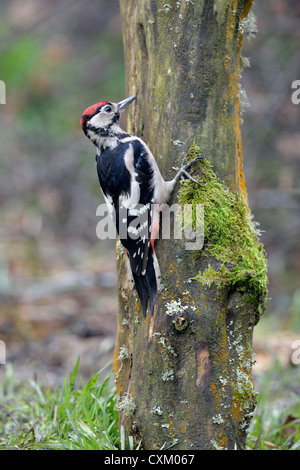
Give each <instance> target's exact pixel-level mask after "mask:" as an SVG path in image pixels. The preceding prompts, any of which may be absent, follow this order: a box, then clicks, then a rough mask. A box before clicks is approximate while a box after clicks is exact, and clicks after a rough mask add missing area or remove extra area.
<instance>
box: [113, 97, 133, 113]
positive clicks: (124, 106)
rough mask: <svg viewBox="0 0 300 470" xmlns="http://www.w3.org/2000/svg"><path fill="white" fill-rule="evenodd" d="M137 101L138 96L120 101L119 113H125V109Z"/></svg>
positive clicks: (118, 104) (118, 105)
mask: <svg viewBox="0 0 300 470" xmlns="http://www.w3.org/2000/svg"><path fill="white" fill-rule="evenodd" d="M135 99H136V95H133V96H130V98H125V100H122V101H120V102H119V103H117V107H118V111H124V109H125V108H126V107H127V106H128V105H129V104H130V103H131V102H132V101H133V100H135Z"/></svg>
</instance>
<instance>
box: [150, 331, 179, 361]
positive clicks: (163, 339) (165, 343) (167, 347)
mask: <svg viewBox="0 0 300 470" xmlns="http://www.w3.org/2000/svg"><path fill="white" fill-rule="evenodd" d="M152 336H158V337H159V340H158V343H159V344H161V345H162V347H163V348H164V350H165V351H166V352H168V353H169V354H171V355H172V356H174V357H177V354H176V352H175V351H174V349H173V348H172V346H171V345H170V344H169V340H168V339H167V338H166V336H165V335H162V334H161V333H159V332H155V333H153V335H152Z"/></svg>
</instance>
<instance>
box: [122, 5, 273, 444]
mask: <svg viewBox="0 0 300 470" xmlns="http://www.w3.org/2000/svg"><path fill="white" fill-rule="evenodd" d="M120 3H121V15H122V21H123V35H124V47H125V58H126V77H127V90H128V96H130V95H133V94H135V93H136V94H137V96H138V97H137V100H136V102H135V103H134V104H133V105H131V108H130V110H129V116H128V123H129V124H128V125H129V129H128V130H129V132H131V133H132V134H135V135H138V136H140V137H142V138H143V140H144V141H145V142H146V143H147V144H148V146H149V147H150V149H151V151H152V153H153V154H154V156H155V157H156V160H157V162H158V165H159V167H160V169H161V171H162V174H163V176H164V178H165V179H167V180H168V179H171V178H172V177H173V176H174V173H175V170H174V169H173V167H174V166H177V167H178V166H179V165H180V163H181V161H182V158H183V156H184V155H185V154H186V153H187V152H189V153H190V157H192V156H195V155H196V154H199V153H201V154H202V155H203V157H204V160H203V162H201V163H199V164H198V165H196V166H195V167H194V171H195V172H197V173H195V172H194V175H195V177H196V178H198V179H199V181H200V186H198V185H195V184H193V183H191V182H185V183H181V184H180V185H178V187H177V188H176V190H175V191H174V193H173V195H172V200H171V201H170V203H178V198H179V201H180V202H181V203H192V204H202V205H203V206H204V228H205V233H204V236H205V238H204V246H203V248H201V249H198V250H186V249H185V242H184V241H182V240H164V239H161V240H158V241H157V243H156V252H157V256H158V260H159V264H160V268H161V272H162V286H161V293H160V296H159V299H158V301H157V304H156V307H155V311H154V315H153V316H152V317H151V316H150V315H148V316H147V317H146V318H145V317H144V316H143V313H142V311H141V309H140V307H139V302H138V298H137V296H136V295H135V293H134V291H133V292H132V291H129V290H128V286H127V278H126V256H125V255H124V254H123V250H122V249H120V246H119V245H117V268H118V277H119V318H118V332H117V343H116V349H115V358H114V372H115V380H116V386H117V393H118V395H119V415H120V426H121V427H123V429H124V431H125V435H126V439H127V440H126V442H127V445H129V444H128V438H129V436H133V439H134V442H136V443H141V447H142V448H143V449H161V448H167V447H168V446H170V445H174V448H175V449H189V450H193V449H211V448H215V447H221V448H227V449H233V448H238V449H242V448H244V447H245V443H246V430H247V427H248V423H249V421H250V418H251V415H252V413H253V410H254V407H255V392H254V390H253V383H252V332H253V326H254V325H255V323H256V322H257V320H258V318H259V315H260V314H261V313H262V310H263V308H264V305H265V299H266V291H267V289H266V285H267V282H266V263H265V257H264V254H263V249H262V246H261V244H260V243H259V241H258V239H257V235H256V232H255V230H254V225H253V223H252V222H251V220H250V212H249V209H248V204H247V196H246V188H245V182H244V175H243V169H242V152H241V136H240V86H239V80H240V61H241V60H240V49H241V42H242V33H243V32H244V31H245V30H246V27H247V25H248V18H249V17H248V14H249V11H250V8H251V5H252V1H251V0H250V1H249V0H229V1H227V2H219V1H217V0H214V1H213V0H197V1H195V0H193V1H191V0H179V1H177V2H175V1H173V0H172V1H171V2H170V3H165V0H156V1H152V0H147V1H146V0H121V2H120ZM248 26H249V25H248ZM197 146H198V147H199V148H198V147H197ZM190 157H189V158H190Z"/></svg>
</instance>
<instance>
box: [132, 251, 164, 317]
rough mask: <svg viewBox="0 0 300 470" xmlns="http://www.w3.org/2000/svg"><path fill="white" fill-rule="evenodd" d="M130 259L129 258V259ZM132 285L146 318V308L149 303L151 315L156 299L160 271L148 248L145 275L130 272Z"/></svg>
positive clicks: (152, 252) (153, 253)
mask: <svg viewBox="0 0 300 470" xmlns="http://www.w3.org/2000/svg"><path fill="white" fill-rule="evenodd" d="M129 259H130V257H129ZM132 276H133V280H134V284H135V287H136V290H137V293H138V296H139V298H140V301H141V305H142V310H143V313H144V315H145V316H146V312H147V307H148V303H149V307H150V313H151V315H153V311H154V305H155V302H156V299H157V291H158V286H159V283H160V270H159V265H158V261H157V258H156V254H155V252H154V251H153V249H152V246H150V247H149V252H148V263H147V268H146V272H145V274H140V275H138V274H135V273H134V272H133V270H132Z"/></svg>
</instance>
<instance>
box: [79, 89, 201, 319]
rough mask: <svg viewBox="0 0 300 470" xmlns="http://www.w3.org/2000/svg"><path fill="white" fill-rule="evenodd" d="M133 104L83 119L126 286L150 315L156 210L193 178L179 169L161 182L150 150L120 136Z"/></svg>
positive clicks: (105, 105) (94, 110) (155, 278)
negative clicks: (121, 251)
mask: <svg viewBox="0 0 300 470" xmlns="http://www.w3.org/2000/svg"><path fill="white" fill-rule="evenodd" d="M135 99H136V96H135V95H134V96H131V97H129V98H126V99H124V100H122V101H120V102H119V103H112V102H109V101H103V102H100V103H96V104H94V105H92V106H90V107H88V108H87V109H86V110H85V111H84V113H83V115H82V118H81V126H82V130H83V132H84V133H85V135H86V136H87V137H88V138H89V139H90V140H91V142H93V143H94V144H95V146H96V147H97V152H96V166H97V173H98V178H99V182H100V186H101V189H102V192H103V195H104V199H105V201H106V203H107V205H108V208H109V210H110V212H111V214H114V219H115V223H116V229H117V232H118V235H119V239H120V242H121V243H122V245H123V246H124V248H125V250H126V252H127V260H128V263H127V265H128V280H129V285H130V287H131V288H132V287H133V286H134V285H135V287H136V290H137V293H138V296H139V298H140V301H141V306H142V310H143V313H144V315H146V312H147V308H148V303H149V305H150V312H151V315H152V314H153V310H154V305H155V302H156V298H157V291H158V286H159V282H160V271H159V265H158V262H157V258H156V254H155V250H154V243H155V239H156V237H157V233H158V230H159V211H160V209H159V208H160V205H161V204H165V203H166V202H167V201H168V199H169V198H170V195H171V193H172V191H173V189H174V186H175V184H176V183H177V181H178V180H179V179H180V178H181V177H184V176H185V177H187V178H190V179H191V180H192V181H193V182H195V183H197V181H196V180H195V179H194V178H192V177H191V176H190V175H189V173H188V172H187V169H188V168H189V167H190V166H191V165H192V163H194V161H196V160H197V159H198V158H201V157H196V158H194V159H193V160H192V161H191V162H189V163H187V164H186V157H187V155H186V156H185V158H184V160H183V162H182V166H181V168H180V170H179V171H178V173H177V174H176V175H175V177H174V178H173V179H172V180H171V181H165V180H164V179H163V177H162V175H161V173H160V170H159V168H158V165H157V163H156V161H155V158H154V156H153V155H152V153H151V151H150V149H149V148H148V146H147V145H146V144H145V142H143V140H142V139H140V138H139V137H136V136H134V135H130V134H128V133H126V132H125V131H123V130H122V129H121V127H120V125H119V120H120V115H121V113H122V111H124V109H126V107H127V106H128V105H129V104H130V103H131V102H132V101H133V100H135Z"/></svg>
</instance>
